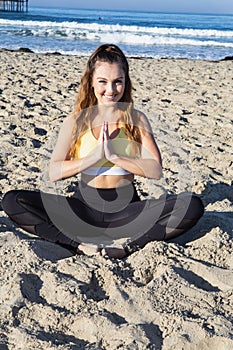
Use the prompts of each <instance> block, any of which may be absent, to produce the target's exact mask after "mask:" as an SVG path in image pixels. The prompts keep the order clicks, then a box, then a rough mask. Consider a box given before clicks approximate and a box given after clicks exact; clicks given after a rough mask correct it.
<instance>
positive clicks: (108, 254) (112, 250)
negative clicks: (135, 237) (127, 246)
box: [100, 247, 127, 259]
mask: <svg viewBox="0 0 233 350" xmlns="http://www.w3.org/2000/svg"><path fill="white" fill-rule="evenodd" d="M100 254H101V255H102V256H103V257H105V258H113V259H122V258H124V257H126V255H127V254H126V252H125V250H124V248H123V247H105V248H103V249H102V250H101V252H100Z"/></svg>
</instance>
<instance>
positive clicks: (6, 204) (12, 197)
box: [1, 190, 19, 214]
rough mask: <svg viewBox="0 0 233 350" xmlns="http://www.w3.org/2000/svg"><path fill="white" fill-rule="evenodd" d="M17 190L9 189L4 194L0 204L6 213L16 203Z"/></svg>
mask: <svg viewBox="0 0 233 350" xmlns="http://www.w3.org/2000/svg"><path fill="white" fill-rule="evenodd" d="M18 193H19V191H18V190H11V191H8V192H6V193H5V194H4V196H3V198H2V201H1V205H2V208H3V210H4V211H5V212H6V213H7V214H8V213H10V212H11V211H12V207H14V206H15V203H16V197H17V195H18Z"/></svg>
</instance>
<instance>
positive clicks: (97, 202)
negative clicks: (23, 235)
mask: <svg viewBox="0 0 233 350" xmlns="http://www.w3.org/2000/svg"><path fill="white" fill-rule="evenodd" d="M2 208H3V210H4V211H5V212H6V213H7V214H8V216H9V217H10V218H11V220H12V221H14V222H15V223H16V224H18V225H19V226H20V227H21V228H23V229H25V230H26V231H28V232H30V233H33V234H35V235H37V236H39V237H41V238H43V239H45V240H47V241H50V242H54V243H57V244H59V245H61V246H63V247H65V248H67V249H69V250H71V251H72V252H74V253H75V252H76V251H77V247H78V245H79V243H80V242H87V243H94V244H97V245H99V246H101V245H114V244H116V243H118V244H122V245H123V246H124V245H126V243H127V248H128V247H130V248H132V251H133V249H134V247H140V248H142V247H144V246H145V245H146V244H147V243H148V242H151V241H154V240H157V241H159V240H167V239H170V238H173V237H175V236H178V235H180V234H182V233H184V232H186V231H187V230H188V229H190V228H191V227H192V226H194V225H195V224H196V222H197V221H198V220H199V218H200V217H201V216H202V215H203V212H204V207H203V204H202V201H201V200H200V198H199V197H197V196H196V195H193V194H189V193H182V194H180V195H171V196H166V197H161V198H159V199H149V200H143V201H141V200H140V198H139V196H138V194H137V192H136V189H135V187H134V185H133V184H130V185H128V186H123V187H119V188H116V189H95V188H93V187H90V186H88V185H86V184H84V183H83V182H80V183H79V187H78V189H77V191H76V192H75V194H74V195H73V196H72V197H65V196H61V195H56V194H50V193H44V192H39V191H28V190H12V191H9V192H7V193H6V194H5V196H4V197H3V199H2Z"/></svg>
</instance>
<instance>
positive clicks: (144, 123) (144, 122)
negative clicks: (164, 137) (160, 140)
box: [135, 110, 152, 134]
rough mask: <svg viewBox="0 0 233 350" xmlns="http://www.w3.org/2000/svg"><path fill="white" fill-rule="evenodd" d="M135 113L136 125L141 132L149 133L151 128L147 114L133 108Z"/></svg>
mask: <svg viewBox="0 0 233 350" xmlns="http://www.w3.org/2000/svg"><path fill="white" fill-rule="evenodd" d="M135 112H136V115H137V121H138V126H139V129H140V130H141V132H142V133H143V134H144V133H151V132H152V129H151V124H150V122H149V120H148V118H147V116H146V115H145V113H143V112H142V111H139V110H135Z"/></svg>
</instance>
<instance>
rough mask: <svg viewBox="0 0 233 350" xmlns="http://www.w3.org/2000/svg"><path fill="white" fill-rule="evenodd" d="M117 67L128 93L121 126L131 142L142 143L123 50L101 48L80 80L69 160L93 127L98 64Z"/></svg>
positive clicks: (121, 113)
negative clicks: (91, 121) (107, 63)
mask: <svg viewBox="0 0 233 350" xmlns="http://www.w3.org/2000/svg"><path fill="white" fill-rule="evenodd" d="M97 61H98V62H109V63H118V64H120V65H121V67H122V69H123V71H124V73H125V89H124V93H123V96H122V98H121V100H120V101H119V102H120V103H119V111H120V123H121V125H124V128H125V131H126V135H127V137H128V138H129V139H131V140H134V141H136V142H138V143H141V137H140V132H139V129H138V127H137V125H138V113H137V112H136V110H135V109H134V106H133V99H132V83H131V80H130V77H129V65H128V61H127V59H126V57H125V55H124V53H123V52H122V50H121V49H120V48H119V47H118V46H116V45H113V44H104V45H101V46H99V47H98V48H97V49H96V50H95V51H94V52H93V53H92V55H91V56H90V57H89V59H88V61H87V67H86V71H85V73H84V75H83V77H82V79H81V83H80V86H79V91H78V95H77V99H76V104H75V108H74V112H73V115H74V118H75V124H74V129H73V134H72V141H71V148H70V153H69V157H70V158H73V157H74V155H75V153H76V149H77V147H79V141H80V139H81V136H82V134H83V133H85V131H86V130H87V129H88V128H89V127H90V120H91V115H92V113H93V110H94V106H96V105H97V99H96V96H95V94H94V91H93V88H92V78H93V73H94V70H95V64H96V62H97Z"/></svg>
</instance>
